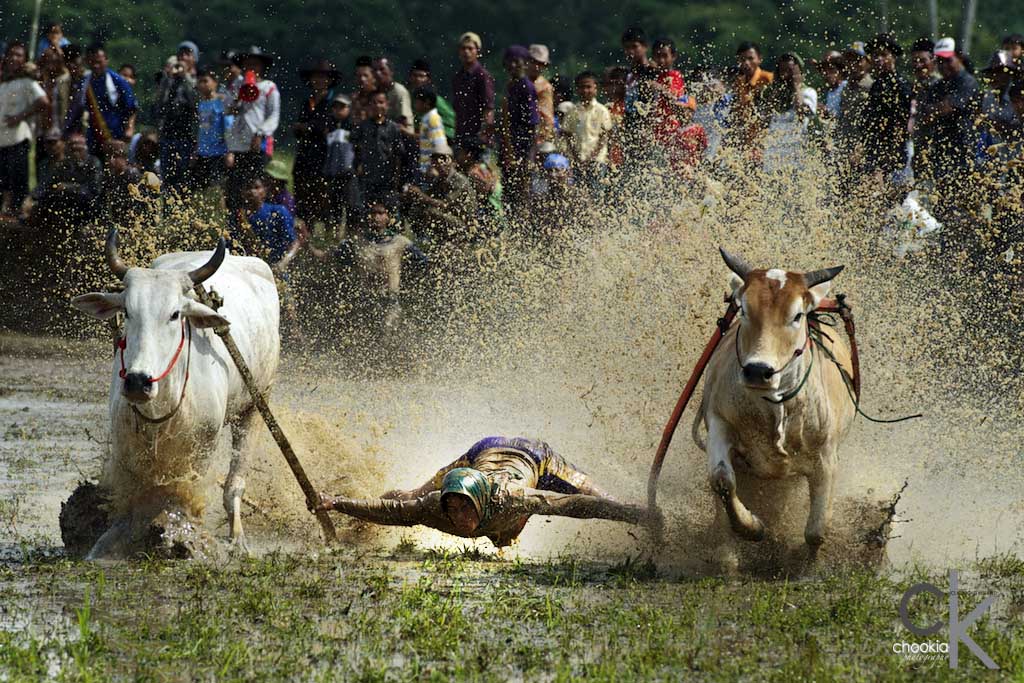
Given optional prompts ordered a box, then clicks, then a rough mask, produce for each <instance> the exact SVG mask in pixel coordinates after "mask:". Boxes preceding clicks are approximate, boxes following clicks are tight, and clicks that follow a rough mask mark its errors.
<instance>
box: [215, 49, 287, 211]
mask: <svg viewBox="0 0 1024 683" xmlns="http://www.w3.org/2000/svg"><path fill="white" fill-rule="evenodd" d="M234 62H235V64H236V65H237V66H238V68H239V69H240V70H241V72H242V75H240V76H239V77H238V79H237V80H236V81H235V83H234V84H233V85H232V88H231V89H230V90H229V91H228V93H227V95H226V97H225V98H224V106H225V108H226V111H227V113H229V114H231V115H233V116H234V117H235V118H234V121H233V122H232V124H231V128H229V129H228V131H227V134H226V135H225V136H224V137H225V139H226V140H227V143H228V156H227V159H226V161H227V165H228V179H227V184H226V188H225V200H226V202H227V205H228V209H229V210H231V211H232V212H234V211H237V210H238V208H239V206H240V205H241V201H242V192H243V190H244V189H245V188H246V186H247V185H248V184H249V181H250V180H251V179H253V178H255V177H258V176H259V175H260V174H261V173H262V172H263V166H264V165H265V161H266V157H267V156H271V155H272V154H273V139H274V132H275V131H276V130H277V125H278V123H279V121H280V117H281V93H280V92H279V91H278V89H277V85H275V84H274V82H273V81H271V80H268V79H266V78H264V74H265V73H266V72H267V70H268V69H270V67H271V65H273V63H274V58H273V56H271V55H269V54H267V53H266V52H264V51H262V50H260V49H259V48H258V47H253V48H251V49H250V50H248V51H247V52H241V53H238V54H236V55H235V57H234ZM250 72H251V73H252V79H253V80H255V84H248V83H246V78H247V76H248V74H249V73H250ZM252 85H255V90H254V91H253V90H252V88H251V86H252ZM244 86H250V87H244Z"/></svg>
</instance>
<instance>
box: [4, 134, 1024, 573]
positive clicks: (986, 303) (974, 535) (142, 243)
mask: <svg viewBox="0 0 1024 683" xmlns="http://www.w3.org/2000/svg"><path fill="white" fill-rule="evenodd" d="M834 178H835V174H834V173H833V172H832V167H831V166H829V165H828V163H827V162H826V161H825V160H823V159H821V158H818V157H817V156H816V155H814V154H809V155H808V156H807V158H806V159H804V160H803V163H801V164H800V165H798V166H797V167H794V168H791V169H789V170H787V171H786V172H785V173H783V172H775V173H763V172H759V171H755V170H752V169H750V168H748V167H747V165H746V164H745V163H744V161H743V160H741V159H736V158H729V157H723V158H722V159H720V160H719V162H718V163H717V164H716V165H715V166H714V167H712V168H710V169H709V175H708V176H707V177H705V178H700V179H697V180H695V181H689V180H682V179H680V178H678V177H674V176H673V175H672V174H670V173H668V172H666V171H664V170H661V169H657V168H655V169H652V170H651V171H650V172H648V173H645V174H638V175H636V176H635V177H631V178H625V179H623V185H622V187H621V188H619V189H620V190H621V191H619V192H616V195H615V197H614V198H611V197H609V198H608V199H607V200H606V201H605V202H604V203H603V204H600V205H598V206H596V207H595V206H593V205H589V206H587V207H584V209H585V210H580V211H578V212H577V215H576V220H575V221H573V222H572V223H571V224H569V225H560V229H561V230H562V232H560V233H557V234H549V235H547V236H545V237H544V238H543V239H541V240H540V243H538V241H537V240H536V239H532V240H527V239H525V238H521V237H516V236H515V235H514V234H507V235H503V236H499V237H495V238H491V239H487V240H482V241H480V242H478V243H475V244H473V245H471V246H469V247H467V248H466V249H464V250H462V251H461V254H460V255H457V256H453V260H452V261H451V262H450V266H449V264H448V263H445V267H443V268H437V269H435V270H434V272H433V273H431V275H430V277H429V278H428V282H427V283H426V284H425V285H424V289H423V292H421V293H420V297H421V300H420V301H418V302H417V304H418V305H417V306H413V307H411V308H410V309H409V310H411V311H413V312H414V314H410V315H407V316H406V319H405V321H404V322H403V324H402V326H401V327H399V328H398V329H396V330H393V331H390V332H389V331H386V330H373V331H372V333H369V332H367V329H366V327H365V326H363V323H362V322H361V321H360V322H355V320H356V319H355V318H350V317H348V316H347V313H346V312H347V311H348V310H350V309H348V308H346V307H345V305H343V303H339V302H338V301H337V300H336V298H335V297H333V296H325V295H324V293H323V288H324V287H325V286H329V283H330V282H331V280H330V278H329V277H319V278H318V279H320V280H321V282H320V285H319V286H320V289H317V286H316V284H315V283H313V285H311V287H312V289H304V288H303V286H296V287H295V288H294V289H293V291H292V292H290V294H289V296H291V297H293V301H294V304H295V307H296V311H297V319H298V326H297V327H298V328H300V329H291V330H287V331H288V332H289V333H291V334H292V339H293V341H292V342H291V343H290V344H286V349H285V353H284V360H285V362H284V364H283V366H282V368H281V371H280V374H279V380H278V383H277V386H276V388H275V391H274V395H273V396H272V405H273V407H274V409H275V411H276V412H278V414H279V417H280V418H281V420H282V422H283V425H284V427H285V431H286V433H287V434H288V435H289V436H290V437H291V438H292V440H293V441H294V442H295V445H296V449H297V451H298V452H299V454H300V457H301V458H302V459H303V461H304V463H305V465H306V468H307V470H308V471H309V472H310V474H311V476H312V477H313V479H314V481H315V482H316V483H317V484H318V485H319V486H320V487H322V488H324V489H327V490H330V491H331V492H333V493H342V494H346V495H360V496H373V495H378V494H380V493H381V492H383V491H385V490H387V489H390V488H394V487H396V486H399V487H412V486H416V485H418V484H420V483H422V481H423V480H425V479H426V478H427V477H428V476H430V475H431V474H432V473H433V472H434V471H436V469H437V468H439V467H441V466H442V465H444V464H446V463H447V462H449V461H450V460H452V459H454V458H455V457H457V456H458V455H459V454H460V453H462V452H463V451H464V450H465V449H466V448H467V447H468V446H469V445H470V444H472V443H473V442H474V441H475V440H476V439H478V438H479V437H481V436H483V435H486V434H508V435H514V434H521V435H525V436H531V437H538V438H543V439H545V440H547V441H548V442H549V443H551V444H552V445H553V446H554V447H555V449H556V450H558V451H559V452H560V453H562V454H563V455H565V456H566V457H567V458H569V459H570V460H572V461H573V462H575V463H576V464H578V465H579V466H581V467H583V468H584V469H587V470H589V471H590V472H591V473H592V474H593V475H594V476H595V478H596V479H597V480H598V481H599V482H600V483H601V484H602V485H603V486H605V487H606V488H609V489H611V490H613V491H614V492H615V493H616V494H617V495H618V496H619V497H620V498H623V499H632V500H641V499H642V498H643V493H644V485H645V482H646V475H647V468H648V466H649V463H650V460H651V458H652V456H653V453H654V449H655V446H656V444H657V439H658V437H659V435H660V431H661V429H662V427H663V425H664V420H665V419H666V418H667V416H668V413H669V411H670V410H671V407H672V405H673V404H674V402H675V399H676V397H677V395H678V392H679V390H680V389H681V386H682V384H683V382H684V381H685V379H686V377H687V376H688V373H689V370H690V368H691V366H692V364H693V363H694V362H695V360H696V358H697V356H698V355H699V351H700V349H701V347H702V346H703V344H704V343H705V342H706V340H707V338H708V336H710V334H711V331H712V329H713V326H714V322H715V320H716V318H717V317H718V316H719V315H720V314H721V311H722V310H723V304H722V294H723V292H724V291H725V283H726V282H727V276H728V273H727V270H726V268H725V267H724V265H723V264H721V262H720V260H719V257H718V255H717V246H718V245H724V246H727V247H728V248H730V249H731V250H733V251H735V252H738V253H741V254H743V255H744V256H745V258H746V259H747V260H748V261H750V262H751V263H754V264H755V265H757V266H761V267H769V266H771V267H781V268H786V269H791V270H809V269H813V268H819V267H822V266H827V265H834V264H840V263H842V264H845V265H846V266H847V269H846V270H845V271H844V272H843V273H842V275H841V276H840V277H839V278H838V279H837V280H836V281H835V283H834V286H835V288H836V290H837V291H841V292H844V293H846V294H847V295H848V297H849V301H850V303H851V304H852V305H853V307H854V310H855V315H856V317H857V323H858V341H859V342H860V344H861V354H862V368H863V375H864V402H863V407H864V408H865V410H867V411H868V412H870V413H873V414H880V415H883V416H885V415H892V414H902V413H906V412H916V411H917V410H918V409H921V410H923V411H924V412H925V413H926V418H925V419H923V420H920V421H917V422H916V423H906V424H902V425H897V426H893V427H889V426H879V425H873V424H869V423H866V422H865V421H863V420H858V421H857V423H856V425H855V427H854V429H853V432H852V433H851V435H850V437H849V438H848V440H847V441H846V443H845V444H844V445H843V447H842V448H841V450H840V463H841V464H840V481H839V485H838V492H839V494H840V495H841V496H845V497H848V498H850V499H853V500H855V501H863V500H885V499H887V498H888V497H889V496H890V495H891V494H892V493H893V492H895V491H896V490H897V489H898V488H899V487H900V485H901V484H902V482H903V481H904V480H909V482H910V485H909V487H908V489H907V491H906V493H905V495H904V498H903V500H902V501H901V508H900V513H901V516H902V517H903V519H904V520H905V521H904V522H903V523H901V524H899V525H898V526H897V529H896V534H897V535H898V536H899V538H897V539H896V540H894V541H893V542H892V543H891V544H890V554H891V556H892V557H893V559H894V561H896V562H897V563H902V562H906V561H909V560H920V561H925V562H928V563H932V564H945V563H951V562H956V561H958V560H960V559H965V558H969V557H975V556H985V555H988V554H992V553H995V552H1006V551H1012V552H1017V553H1019V552H1020V541H1021V537H1020V532H1019V529H1020V528H1022V526H1021V522H1022V521H1024V509H1022V506H1021V504H1020V500H1019V494H1018V492H1019V491H1020V490H1021V485H1022V484H1024V475H1022V470H1021V468H1020V458H1021V446H1020V444H1021V443H1024V439H1022V437H1024V427H1022V421H1021V417H1022V412H1024V397H1022V394H1021V391H1020V385H1019V379H1020V378H1019V370H1017V369H1016V368H1019V367H1020V362H1019V361H1020V358H1019V356H1020V349H1019V348H1018V345H1016V344H1014V343H1011V340H1012V339H1014V335H1015V334H1016V332H1017V331H1019V330H1020V320H1021V319H1022V317H1021V315H1020V312H1021V311H1020V309H1021V301H1020V300H1019V299H1011V298H1007V296H1006V294H1005V291H1006V290H1005V283H1006V282H1007V278H1008V277H1009V276H1008V275H1007V272H1011V273H1012V272H1017V271H1015V270H1014V269H1017V268H1019V263H1016V262H1014V263H1009V264H1008V263H1006V262H1005V260H1004V262H998V261H997V260H995V259H994V258H989V257H987V256H986V257H984V258H982V257H978V256H977V255H976V254H969V253H968V252H966V251H964V250H957V249H952V248H946V249H942V250H940V249H939V248H938V245H930V246H929V248H928V249H927V250H925V251H924V252H922V253H919V254H915V255H912V256H910V257H908V258H904V259H897V258H895V257H894V256H893V248H892V247H893V245H892V244H891V241H890V238H889V237H888V236H887V234H886V232H885V231H884V230H882V226H883V225H884V224H885V221H886V220H887V218H886V215H887V213H888V212H889V211H890V209H891V208H892V207H893V206H894V205H895V204H897V203H898V201H896V200H895V199H894V198H893V197H892V196H890V195H888V194H886V193H884V192H883V191H882V190H881V189H875V188H870V187H867V186H865V187H863V188H854V189H853V190H850V189H848V188H840V187H839V185H838V183H837V182H835V180H834ZM161 212H162V213H161V214H160V215H161V219H160V221H159V222H158V229H154V230H153V231H151V232H152V235H150V233H148V232H146V231H143V230H139V231H137V232H136V233H134V234H125V235H124V236H123V238H122V239H123V243H124V245H125V249H124V252H125V254H126V258H130V259H134V260H136V262H141V261H145V260H148V258H149V257H151V256H154V255H156V254H157V253H159V252H160V251H164V250H167V249H178V248H191V247H195V246H206V244H207V241H208V240H209V239H210V238H211V236H212V233H213V232H215V230H216V229H218V228H217V227H216V226H211V224H210V223H209V222H208V221H202V220H200V221H199V222H198V224H197V222H196V220H194V219H196V217H197V215H198V214H197V209H195V207H169V206H164V207H162V208H161ZM199 213H202V212H201V211H199ZM197 225H198V226H199V227H197ZM181 226H186V227H181ZM203 226H206V227H203ZM976 228H977V230H983V229H984V226H976ZM99 234H101V232H99V231H97V235H93V236H92V237H90V238H89V239H90V240H92V241H93V242H94V244H93V246H94V247H95V249H94V251H91V252H90V251H88V250H87V251H84V252H83V254H82V256H81V260H82V261H83V263H87V264H88V266H85V265H83V266H82V270H83V271H85V272H89V273H94V274H95V277H94V278H93V279H96V278H99V279H102V277H103V274H102V268H101V267H100V266H99V264H100V263H101V260H100V250H99V247H98V244H99V241H98V239H97V238H98V235H99ZM314 266H315V267H316V268H318V269H320V270H315V269H314ZM294 268H295V269H296V271H297V272H301V271H302V269H304V268H308V269H309V272H321V273H322V271H323V269H324V268H325V266H323V265H322V264H312V263H310V262H309V261H305V262H304V261H303V260H300V261H299V262H297V263H296V264H295V266H294ZM329 270H330V268H329V267H327V271H328V272H329ZM298 279H299V280H300V281H301V277H300V278H298ZM62 321H63V325H64V326H65V331H68V332H72V333H74V334H75V335H79V334H81V333H82V331H83V330H91V331H93V333H94V334H95V335H96V337H97V338H102V336H103V334H104V333H103V332H100V331H99V328H98V327H95V326H94V327H90V326H89V324H88V323H85V322H84V321H80V320H78V319H76V318H74V317H73V316H70V315H67V314H65V317H64V318H63V319H62ZM286 325H293V323H292V322H288V321H286ZM352 340H359V341H358V343H354V342H352ZM91 348H94V349H96V350H95V351H94V357H93V361H94V362H95V364H96V366H97V368H98V370H99V371H100V372H97V375H98V376H99V377H100V379H99V380H98V381H96V382H95V383H94V384H92V385H90V392H93V390H94V393H92V399H91V400H92V401H93V402H94V403H96V404H100V403H102V401H103V400H104V398H103V397H104V395H105V393H106V389H107V387H106V385H105V383H104V381H103V380H102V376H103V375H104V373H105V371H106V367H107V366H106V363H107V362H109V356H108V355H106V352H105V351H102V350H100V349H101V347H100V346H98V345H97V346H95V347H91ZM38 381H40V382H43V383H45V381H46V378H45V375H40V376H39V377H38ZM694 400H695V402H696V401H697V400H699V396H697V397H695V399H694ZM68 410H70V408H69V409H68ZM691 419H692V414H691V415H687V416H685V417H684V421H683V423H682V427H681V429H680V432H679V434H677V436H676V439H675V442H674V443H673V446H672V448H671V450H670V451H669V455H668V460H667V463H666V468H665V472H664V475H663V477H662V481H661V493H660V495H659V500H660V501H661V502H662V504H663V505H664V506H665V508H666V512H667V513H668V515H669V523H668V530H667V533H668V542H667V543H666V545H665V548H664V549H663V550H662V551H661V552H659V553H658V560H659V562H667V563H672V562H679V563H681V564H686V563H689V562H697V563H698V564H699V562H700V561H701V560H702V557H703V555H704V553H705V548H704V547H703V546H702V544H701V541H700V530H702V529H703V528H704V527H705V526H706V525H707V524H708V523H709V522H710V519H711V515H712V512H713V504H714V503H713V499H712V497H711V495H710V493H709V492H708V491H707V487H706V485H705V474H704V462H703V454H701V453H700V451H698V450H697V449H696V447H695V446H693V445H692V444H691V443H690V442H689V439H688V438H687V437H686V435H685V434H686V431H687V430H686V429H685V427H686V426H687V425H688V420H691ZM99 438H100V439H101V440H102V438H103V437H102V436H101V437H99ZM225 447H226V446H225ZM255 450H256V453H255V455H254V457H253V461H252V468H251V471H250V473H249V476H248V481H249V486H248V492H247V497H248V498H249V502H248V509H249V510H250V514H249V516H248V518H247V525H248V526H249V528H250V529H252V532H251V533H250V536H251V537H252V538H253V539H256V538H262V539H264V540H263V541H262V545H263V546H265V547H268V548H270V547H296V546H298V547H313V546H315V545H316V544H317V543H318V536H317V533H318V532H317V529H316V525H315V524H313V522H312V519H311V517H310V516H309V515H308V513H307V512H306V510H305V503H304V500H303V499H302V497H301V495H300V494H299V492H298V488H297V486H295V485H294V483H293V482H292V481H291V478H290V474H289V473H288V472H287V469H286V468H285V466H284V464H283V462H282V461H281V459H280V457H279V455H278V454H277V453H276V450H275V447H274V446H273V442H272V441H271V440H270V439H269V436H267V435H266V434H265V433H263V432H262V431H261V432H260V436H259V437H258V439H257V443H256V445H255ZM68 492H69V490H66V491H63V492H62V493H63V494H64V495H65V496H66V494H67V493H68ZM4 495H5V496H9V495H10V492H5V494H4ZM208 495H209V496H210V500H217V497H218V493H217V491H216V482H211V483H210V490H209V492H208ZM804 498H805V496H804V495H803V493H797V494H795V495H794V499H793V500H794V501H795V502H794V505H795V506H799V505H804V506H805V505H806V502H801V500H803V499H804ZM800 514H801V513H800V510H799V508H795V509H794V515H796V516H799V515H800ZM220 516H222V513H220V511H219V506H218V505H211V506H208V513H207V517H208V519H207V520H205V526H206V527H207V528H210V529H217V528H219V525H220V524H222V521H223V520H222V519H221V518H220ZM841 521H842V520H840V522H841ZM341 527H342V529H343V530H344V533H345V542H348V543H360V544H363V543H366V544H370V545H371V546H387V545H389V544H393V543H394V542H396V541H397V540H398V539H400V538H407V537H412V538H414V539H415V540H417V541H418V542H420V543H422V544H425V545H428V546H443V547H464V546H467V545H474V543H473V542H470V541H465V540H462V539H454V540H453V539H450V538H443V537H442V536H441V535H440V534H436V533H434V532H431V531H429V530H422V529H415V530H412V531H409V530H394V529H391V530H387V529H380V528H367V527H364V526H357V525H352V524H349V523H348V522H342V523H341ZM43 528H46V529H48V530H49V529H52V525H47V526H46V527H39V529H43ZM47 535H48V536H49V533H48V534H47ZM482 543H484V545H486V543H485V542H482ZM259 545H260V544H257V546H259ZM652 550H653V549H652V548H651V546H650V544H649V542H648V541H647V539H646V538H645V537H644V535H643V534H642V533H641V532H639V531H636V530H633V529H629V528H626V527H624V526H622V525H616V524H613V523H607V522H576V521H571V520H549V519H535V520H533V521H531V522H530V524H529V526H528V527H527V530H526V532H525V533H524V535H523V541H522V543H521V544H520V545H519V547H518V549H517V550H516V551H515V552H518V553H520V554H522V555H524V556H527V557H546V556H551V555H558V554H561V553H564V552H574V553H581V554H583V555H585V556H589V557H595V558H606V559H609V560H615V559H620V558H622V557H623V556H629V555H636V554H637V553H650V552H652Z"/></svg>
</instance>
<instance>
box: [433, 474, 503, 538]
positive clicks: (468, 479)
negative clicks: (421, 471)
mask: <svg viewBox="0 0 1024 683" xmlns="http://www.w3.org/2000/svg"><path fill="white" fill-rule="evenodd" d="M449 493H458V494H460V495H463V496H466V497H467V498H469V499H470V500H471V501H473V507H475V508H476V512H477V514H478V515H480V523H481V524H482V523H483V521H484V520H485V519H486V518H487V513H488V509H487V503H488V502H489V501H490V499H491V482H490V480H489V479H488V478H487V476H486V475H485V474H484V473H483V472H481V471H480V470H476V469H473V468H472V467H456V468H455V469H453V470H452V471H451V472H449V473H448V474H446V475H444V479H442V480H441V500H442V501H443V500H444V497H445V496H446V495H448V494H449Z"/></svg>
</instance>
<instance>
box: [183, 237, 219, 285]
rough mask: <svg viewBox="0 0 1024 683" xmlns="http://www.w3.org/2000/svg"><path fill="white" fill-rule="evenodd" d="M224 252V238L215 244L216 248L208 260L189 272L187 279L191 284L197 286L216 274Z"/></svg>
mask: <svg viewBox="0 0 1024 683" xmlns="http://www.w3.org/2000/svg"><path fill="white" fill-rule="evenodd" d="M226 250H227V243H225V242H224V238H223V237H221V238H220V241H218V242H217V248H216V249H215V250H214V252H213V256H211V257H210V260H209V261H207V262H206V263H204V264H203V265H201V266H199V267H198V268H196V269H195V270H193V271H191V272H189V274H188V277H189V279H190V280H192V284H194V285H198V284H200V283H201V282H203V281H204V280H206V279H207V278H209V277H210V276H211V275H213V274H214V273H216V272H217V269H218V268H220V264H222V263H224V252H225V251H226Z"/></svg>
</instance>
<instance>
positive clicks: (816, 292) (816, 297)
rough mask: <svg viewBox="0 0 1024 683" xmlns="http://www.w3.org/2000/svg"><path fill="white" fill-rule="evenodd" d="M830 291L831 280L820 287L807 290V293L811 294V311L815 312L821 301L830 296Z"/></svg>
mask: <svg viewBox="0 0 1024 683" xmlns="http://www.w3.org/2000/svg"><path fill="white" fill-rule="evenodd" d="M830 289H832V281H831V280H825V281H824V282H822V283H821V284H820V285H814V286H813V287H808V288H807V291H808V292H810V293H811V308H810V310H812V311H813V310H814V309H815V308H817V307H818V304H819V303H821V300H822V299H824V298H825V297H826V296H828V293H829V290H830Z"/></svg>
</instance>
